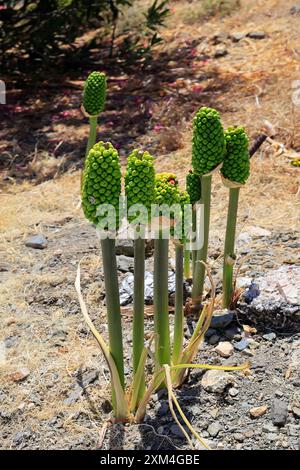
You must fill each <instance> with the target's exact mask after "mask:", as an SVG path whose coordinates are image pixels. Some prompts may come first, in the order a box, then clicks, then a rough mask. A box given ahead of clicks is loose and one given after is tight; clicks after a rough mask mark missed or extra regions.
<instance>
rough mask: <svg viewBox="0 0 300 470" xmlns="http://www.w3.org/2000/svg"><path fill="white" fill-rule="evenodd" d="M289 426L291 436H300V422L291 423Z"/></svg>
mask: <svg viewBox="0 0 300 470" xmlns="http://www.w3.org/2000/svg"><path fill="white" fill-rule="evenodd" d="M287 428H288V429H287V431H288V432H287V433H288V435H289V436H292V437H299V436H300V426H299V425H298V424H289V425H288V426H287Z"/></svg>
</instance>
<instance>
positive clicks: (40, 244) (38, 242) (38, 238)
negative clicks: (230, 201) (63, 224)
mask: <svg viewBox="0 0 300 470" xmlns="http://www.w3.org/2000/svg"><path fill="white" fill-rule="evenodd" d="M25 246H28V247H29V248H35V249H37V250H43V249H44V248H47V246H48V243H47V240H46V238H45V237H44V236H43V235H34V236H32V237H30V238H28V240H27V241H26V242H25Z"/></svg>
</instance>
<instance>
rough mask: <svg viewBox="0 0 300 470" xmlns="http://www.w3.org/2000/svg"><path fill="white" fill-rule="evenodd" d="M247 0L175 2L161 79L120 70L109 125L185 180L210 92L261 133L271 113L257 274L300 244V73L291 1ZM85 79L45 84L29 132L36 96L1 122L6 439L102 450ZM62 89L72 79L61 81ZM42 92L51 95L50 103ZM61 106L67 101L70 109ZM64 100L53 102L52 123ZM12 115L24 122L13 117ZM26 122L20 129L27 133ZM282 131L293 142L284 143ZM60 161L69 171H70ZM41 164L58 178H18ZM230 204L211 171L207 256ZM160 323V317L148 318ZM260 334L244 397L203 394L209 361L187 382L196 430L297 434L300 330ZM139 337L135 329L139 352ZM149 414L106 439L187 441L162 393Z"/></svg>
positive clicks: (238, 440)
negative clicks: (86, 187) (231, 8)
mask: <svg viewBox="0 0 300 470" xmlns="http://www.w3.org/2000/svg"><path fill="white" fill-rule="evenodd" d="M242 3H243V7H242V9H241V10H239V11H237V12H236V13H234V14H233V15H232V16H230V17H225V18H223V19H222V20H220V18H219V19H212V20H210V21H208V22H207V23H206V24H205V25H201V26H200V25H199V24H197V23H194V24H186V23H185V22H183V20H182V22H181V19H180V18H183V19H184V15H182V12H183V10H182V8H184V5H185V8H187V2H176V6H175V3H174V10H175V12H174V18H173V20H172V21H173V23H172V22H171V23H170V27H169V28H168V29H167V30H166V33H165V36H166V40H167V43H166V44H165V45H164V46H163V49H164V50H162V51H161V52H160V55H158V57H157V59H156V61H155V63H154V65H153V69H152V72H151V73H149V77H148V78H149V80H150V79H151V80H150V81H149V82H147V83H146V82H143V81H144V80H145V76H137V78H136V79H134V80H131V79H129V77H127V78H126V76H125V78H124V76H122V77H121V78H120V77H119V79H118V77H117V74H115V75H114V77H113V78H112V79H111V82H110V98H109V103H108V110H107V112H106V113H105V115H104V116H103V127H101V129H100V132H101V133H102V134H103V135H105V136H106V137H107V138H113V139H114V142H116V144H121V143H123V137H124V133H127V130H128V128H129V127H130V128H131V132H132V135H129V136H128V133H127V137H128V140H126V142H125V145H124V149H125V150H126V151H127V149H129V148H130V147H131V146H133V145H141V144H143V146H145V147H146V148H149V149H151V150H152V151H153V152H154V153H155V155H156V167H157V170H158V171H163V170H167V169H172V171H176V172H177V173H178V175H179V179H180V182H181V183H182V184H183V181H184V174H185V173H186V171H187V170H188V168H189V167H190V119H191V115H192V114H193V112H194V111H195V109H197V108H198V107H199V106H201V105H213V106H215V107H216V108H218V109H219V110H220V111H221V112H222V116H223V120H224V125H226V126H227V125H229V124H236V123H239V124H241V123H242V124H245V125H246V126H247V130H248V131H249V134H250V136H251V137H254V136H256V135H257V134H258V133H259V131H260V128H261V126H262V121H263V120H264V119H267V120H268V121H270V122H271V123H272V124H273V125H274V126H275V127H276V131H277V134H276V136H275V139H274V140H275V142H274V143H273V145H272V146H267V145H265V147H264V149H263V150H262V151H261V152H260V154H259V155H257V156H256V158H255V160H254V161H253V162H252V174H251V178H250V180H249V183H248V184H247V187H246V188H245V189H244V190H243V191H242V196H241V204H240V212H239V225H238V232H245V231H247V230H248V229H249V227H251V226H256V227H257V226H258V227H260V228H263V229H267V230H270V232H271V235H270V237H269V238H266V239H261V238H257V239H253V240H251V242H250V243H249V245H248V246H247V247H248V248H249V249H251V256H250V259H249V261H247V263H245V267H244V273H246V274H243V275H251V273H252V274H253V273H255V272H259V273H261V272H264V271H266V270H268V269H272V268H275V267H278V266H281V265H282V264H293V265H299V264H300V262H299V247H298V248H297V246H298V245H297V236H298V232H299V208H300V204H299V195H300V178H299V171H300V170H299V169H297V168H295V167H292V166H291V165H290V160H289V157H291V156H292V155H293V154H294V153H295V152H296V151H299V149H300V140H299V139H300V128H299V114H300V107H299V106H298V107H295V106H294V107H293V103H292V99H291V95H292V85H291V84H292V82H293V81H294V80H299V79H300V70H299V47H298V43H299V31H298V23H297V21H298V22H299V17H298V19H297V18H296V17H294V16H293V15H291V14H290V13H289V9H290V7H291V6H292V5H293V2H283V1H276V2H275V1H274V2H273V1H270V2H267V3H268V5H266V2H263V1H253V2H252V1H251V2H242ZM272 6H274V8H272ZM170 21H171V20H170ZM175 21H176V25H175V24H174V22H175ZM184 21H186V20H184ZM175 26H176V28H175ZM261 30H262V31H263V32H264V33H265V38H263V39H251V38H249V37H247V38H243V39H241V40H240V41H239V42H233V41H232V40H231V39H230V38H228V37H225V36H224V35H223V39H222V42H221V43H219V44H214V42H216V41H217V42H218V41H219V40H218V39H217V40H216V39H213V36H214V35H217V34H219V33H221V32H222V33H227V34H229V33H233V32H246V33H248V32H251V31H252V32H258V31H261ZM219 39H220V38H219ZM218 47H219V48H220V47H223V49H224V48H225V49H226V50H227V51H228V54H227V55H225V56H224V57H221V58H214V55H215V53H216V48H218ZM174 51H176V54H177V55H175V52H174ZM172 54H173V55H172ZM166 63H167V64H168V67H167V68H166V67H165V65H166ZM155 67H156V70H155ZM155 72H157V74H156V76H157V78H156V79H155ZM64 86H65V85H64ZM80 86H81V82H77V83H75V85H73V88H71V89H72V90H73V91H74V93H73V92H72V93H71V95H70V94H68V93H67V94H65V96H64V98H63V99H62V100H60V101H57V102H55V97H56V98H57V92H56V91H53V89H51V90H50V89H49V90H50V91H49V90H48V91H47V93H46V96H43V95H41V98H40V99H41V101H40V103H37V112H36V125H34V127H35V128H33V129H32V132H31V140H30V139H29V140H28V132H27V130H26V126H27V128H28V127H29V126H31V122H32V121H31V114H30V110H29V111H27V114H26V112H25V111H26V110H23V111H24V112H22V111H18V109H17V110H16V109H15V110H12V109H9V108H7V110H6V112H7V114H5V118H7V121H6V123H5V124H4V127H2V128H1V134H0V136H1V146H2V150H4V149H5V151H8V152H9V155H10V156H11V163H10V165H8V166H7V165H6V164H5V165H4V167H5V168H4V171H5V173H4V176H5V177H6V178H7V179H6V180H5V186H3V188H2V193H1V196H0V197H1V204H0V220H1V222H0V227H1V258H0V276H1V287H0V295H1V307H0V309H1V310H0V318H1V323H2V325H3V328H2V331H1V333H0V374H1V375H0V377H1V379H0V422H1V425H2V426H1V434H0V447H1V448H18V449H21V448H95V447H97V445H98V442H99V433H100V429H101V424H102V423H103V422H104V421H105V419H107V417H108V411H109V409H108V404H107V398H108V397H109V377H108V371H107V368H106V365H105V363H104V361H103V358H102V356H101V354H100V353H99V352H98V350H97V347H96V345H95V343H94V340H93V338H92V337H91V335H90V334H89V332H88V331H87V329H86V327H85V325H84V324H83V321H82V318H81V314H80V311H79V305H78V301H77V298H76V294H75V290H74V278H75V273H76V266H77V263H78V261H79V260H81V259H83V261H82V271H83V280H82V284H83V290H84V295H85V297H86V299H87V303H88V306H89V309H90V314H91V316H92V318H93V320H94V321H95V324H96V325H97V326H98V328H99V329H100V330H101V331H102V332H103V333H104V334H105V311H104V309H103V281H102V267H101V260H100V259H99V252H98V242H97V239H96V237H95V233H94V231H93V229H92V228H91V227H90V226H89V224H88V223H87V222H86V221H85V220H84V218H83V216H82V213H81V209H80V205H79V203H80V198H79V179H80V174H79V171H78V170H77V169H76V168H78V166H79V165H80V163H79V162H80V160H81V159H82V157H81V154H82V149H83V147H84V142H83V138H84V136H85V135H86V132H87V126H86V124H84V125H82V124H81V123H82V117H81V116H80V113H79V111H78V108H79V103H80ZM64 89H65V88H64ZM66 89H70V88H68V86H66ZM141 90H143V91H141ZM132 96H134V97H135V106H136V109H135V112H134V114H133V116H132V115H129V114H128V112H129V110H130V109H132ZM149 96H150V97H151V102H149ZM14 99H15V101H14V106H18V99H19V98H18V95H16V94H15V95H14ZM33 99H34V98H33V97H32V96H29V95H28V98H27V101H26V102H25V104H24V106H25V108H27V107H28V109H29V108H30V105H31V100H33ZM38 99H39V98H38ZM43 99H45V100H46V101H47V100H49V111H47V114H46V113H45V109H44V102H43ZM147 100H148V101H147ZM120 103H121V104H122V105H123V104H124V103H125V104H126V106H124V107H122V106H121V108H122V114H120ZM147 103H148V105H147ZM66 106H67V108H68V109H67V112H70V113H71V115H69V116H68V115H64V116H62V115H60V113H63V112H65V111H66ZM54 108H56V111H55V113H54ZM39 109H40V113H41V114H39V112H38V110H39ZM150 111H151V113H150ZM53 113H54V114H55V116H58V118H57V120H54V122H53ZM73 113H75V114H76V117H75V118H74V116H73ZM141 113H142V116H143V119H142V120H140V115H141ZM149 113H150V114H149ZM127 118H128V119H127ZM73 119H75V121H73ZM12 122H14V123H15V124H16V128H13V127H12V126H11V124H12ZM109 122H113V124H109ZM124 123H125V124H126V125H125V126H124ZM110 126H112V127H110ZM140 126H142V135H141V130H140ZM16 129H18V131H20V132H21V134H19V133H18V134H16V133H15V131H16ZM20 135H21V137H20ZM45 135H46V137H44V136H45ZM49 136H50V140H52V139H53V143H52V144H51V145H54V148H55V147H56V146H57V144H58V143H59V142H61V141H62V142H63V143H62V144H61V145H60V146H59V147H58V148H57V150H56V151H55V152H54V154H53V148H52V150H51V149H50V150H51V152H50V151H49V148H48V146H47V145H48V144H45V140H44V139H45V138H46V140H47V139H48V138H49ZM129 137H130V138H129ZM37 142H38V145H39V146H40V145H41V147H38V148H40V150H41V151H38V152H37V153H36V158H35V159H33V160H32V159H31V158H28V155H30V154H31V153H32V152H33V151H34V146H35V145H36V143H37ZM282 143H284V144H285V146H286V149H284V150H283V151H282V150H281V147H280V144H282ZM23 145H24V147H23ZM68 145H70V146H71V147H68ZM23 150H24V152H23ZM49 154H50V158H49ZM122 154H123V155H124V150H123V152H122ZM7 155H8V154H5V155H4V156H5V158H6V157H7ZM30 161H31V163H30ZM58 163H59V165H58ZM18 165H19V166H18ZM47 165H48V166H47ZM64 168H69V170H68V172H66V173H64V174H62V173H63V171H62V170H63V169H64ZM40 170H41V171H42V172H43V175H42V176H38V178H39V177H40V178H41V180H44V179H47V178H50V177H52V176H53V175H55V174H56V173H57V176H56V177H55V178H54V179H51V180H49V181H45V182H43V183H41V184H38V185H33V184H31V182H28V181H24V182H23V183H22V184H17V183H16V184H14V182H13V181H12V180H11V179H10V178H16V181H20V180H21V179H22V178H21V176H22V173H24V175H25V176H27V177H28V176H31V177H32V176H33V177H35V176H36V175H37V174H38V172H39V171H40ZM38 178H37V179H38ZM225 210H226V190H225V189H224V188H223V187H222V185H221V181H220V179H219V178H218V177H216V178H215V179H214V186H213V206H212V234H211V237H212V238H211V239H212V243H211V252H210V255H211V257H212V258H211V261H213V260H214V259H215V258H216V257H218V255H219V254H221V250H222V244H223V234H224V226H225V213H226V212H225ZM35 233H39V234H43V235H44V237H46V239H47V241H48V246H47V248H45V249H44V250H36V249H33V248H28V247H26V246H25V241H26V240H27V238H28V237H29V236H30V235H32V234H35ZM242 248H244V246H242ZM241 251H242V249H241ZM239 254H241V253H239ZM217 268H218V266H216V271H215V277H216V281H218V276H219V274H218V269H217ZM130 328H131V321H130V317H126V316H124V331H125V336H126V337H128V338H129V337H130V334H129V331H130ZM151 328H152V320H151V318H149V319H147V329H149V330H151ZM264 333H265V332H258V333H257V334H255V335H254V336H253V338H252V339H254V340H255V341H256V342H257V343H258V346H257V347H256V348H255V349H253V354H254V356H253V357H252V358H251V360H252V361H253V363H254V369H253V371H252V372H251V375H250V376H247V377H245V376H243V375H241V374H240V375H236V379H235V380H236V385H235V386H234V387H231V388H236V389H237V390H238V393H237V394H236V395H235V396H234V393H235V392H233V393H232V392H231V394H230V393H229V390H230V388H228V389H226V390H224V393H222V394H221V395H220V396H219V395H215V394H211V393H209V392H206V391H205V390H203V388H202V387H201V386H200V380H201V377H200V375H201V374H199V373H192V374H191V385H192V386H191V389H189V388H185V389H184V390H183V391H182V392H180V395H181V399H182V402H183V403H186V404H188V403H189V401H190V396H189V395H190V394H191V395H192V398H193V404H192V406H191V407H187V412H188V413H191V414H192V416H193V424H194V425H195V427H196V428H197V430H199V432H200V433H202V434H204V436H206V437H207V438H208V439H210V440H211V441H212V445H213V446H218V447H219V448H233V449H235V448H243V449H244V448H276V449H281V448H288V449H297V448H299V436H300V430H299V416H297V412H294V411H293V409H294V408H297V407H299V403H300V397H299V385H300V382H299V380H300V377H299V370H298V369H296V370H294V369H292V371H291V374H290V377H288V378H286V372H287V371H288V370H289V366H290V365H291V364H293V361H294V362H295V355H296V354H298V353H297V351H298V349H299V339H300V337H299V335H298V336H297V335H296V336H291V337H286V336H281V335H277V337H276V340H275V341H273V342H272V341H271V342H270V341H268V340H265V339H264V338H263V337H262V334H264ZM218 335H219V339H218V341H219V340H222V338H223V339H224V338H225V337H224V335H225V333H224V332H219V333H218ZM130 347H131V345H130V340H128V342H127V343H126V348H127V350H128V351H129V350H130ZM129 354H130V353H129ZM127 357H130V356H129V355H128V356H127ZM200 357H201V360H203V358H204V360H206V361H220V360H221V362H222V361H223V359H220V357H219V356H218V355H217V353H216V352H215V351H214V345H212V344H209V343H206V344H205V346H204V348H203V352H202V353H201V356H200ZM266 357H267V361H266ZM231 359H232V360H233V361H239V362H240V361H242V360H244V359H245V357H244V355H243V354H242V353H240V352H237V351H235V352H234V355H233V356H232V358H231ZM266 363H267V364H268V365H267V366H266ZM129 366H130V365H129V364H128V371H127V372H130V370H129ZM280 393H281V394H282V395H280ZM276 398H278V399H281V400H283V401H285V402H287V403H288V406H289V409H288V422H287V425H286V426H284V427H283V428H280V429H278V428H276V429H274V427H273V428H272V426H271V424H272V423H271V422H272V416H271V414H272V411H271V408H272V405H273V401H274V399H276ZM155 399H157V398H155ZM207 403H209V404H210V406H209V407H207ZM260 405H262V406H267V412H266V414H265V415H263V416H262V417H261V418H259V421H255V420H253V418H251V417H250V415H249V409H250V408H251V407H255V406H260ZM161 407H163V409H164V410H165V411H162V410H161ZM208 408H209V409H208ZM216 421H217V422H218V423H219V428H220V429H219V431H218V432H217V434H216V435H215V436H213V435H212V434H213V433H214V432H213V431H212V434H211V433H210V432H209V431H208V427H209V426H210V425H211V424H212V423H213V422H216ZM146 425H147V426H148V427H147V426H144V427H140V428H137V427H132V428H125V431H124V430H123V431H124V432H125V434H124V432H123V431H122V430H118V429H115V428H114V429H113V431H112V432H111V433H108V435H107V439H106V441H105V443H104V446H105V447H106V448H107V447H116V446H121V445H122V446H124V447H125V448H134V447H135V446H138V447H139V446H141V447H146V446H147V445H148V444H146V443H147V442H149V438H151V440H153V446H154V448H157V446H160V445H161V446H162V445H163V448H165V447H167V446H174V445H176V446H179V447H181V448H182V447H184V446H185V441H184V440H183V439H182V438H181V436H180V435H179V434H178V429H177V430H176V429H175V428H174V427H172V426H173V425H174V423H173V422H172V421H171V418H170V416H169V414H168V412H167V411H166V403H165V400H164V399H163V400H162V402H161V403H160V404H158V403H157V401H153V403H152V405H151V408H150V409H149V417H148V422H146ZM151 426H152V427H154V429H155V433H154V431H153V428H152V427H151ZM159 427H161V429H158V428H159ZM149 433H150V434H149ZM247 433H248V434H247ZM122 434H124V436H125V437H124V436H123V437H122ZM156 434H158V435H159V436H160V437H159V438H158V437H157V436H156ZM162 435H163V436H165V438H164V439H163V440H162V439H161V436H162ZM155 436H156V437H155ZM241 436H242V437H241ZM122 440H123V444H122ZM162 443H163V444H162Z"/></svg>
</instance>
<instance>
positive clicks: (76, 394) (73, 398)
mask: <svg viewBox="0 0 300 470" xmlns="http://www.w3.org/2000/svg"><path fill="white" fill-rule="evenodd" d="M82 394H83V389H82V388H80V387H79V386H77V387H75V390H74V391H73V392H72V393H70V395H69V396H68V397H67V398H66V399H65V400H64V404H65V405H74V403H76V402H77V401H78V400H79V399H80V397H81V396H82Z"/></svg>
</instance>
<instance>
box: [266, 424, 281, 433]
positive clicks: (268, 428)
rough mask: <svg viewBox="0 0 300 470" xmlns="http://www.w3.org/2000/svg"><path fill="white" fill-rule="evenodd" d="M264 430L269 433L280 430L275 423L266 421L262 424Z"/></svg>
mask: <svg viewBox="0 0 300 470" xmlns="http://www.w3.org/2000/svg"><path fill="white" fill-rule="evenodd" d="M262 430H263V431H264V432H268V433H275V432H277V431H278V429H277V427H276V426H274V424H272V423H264V424H263V426H262Z"/></svg>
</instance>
